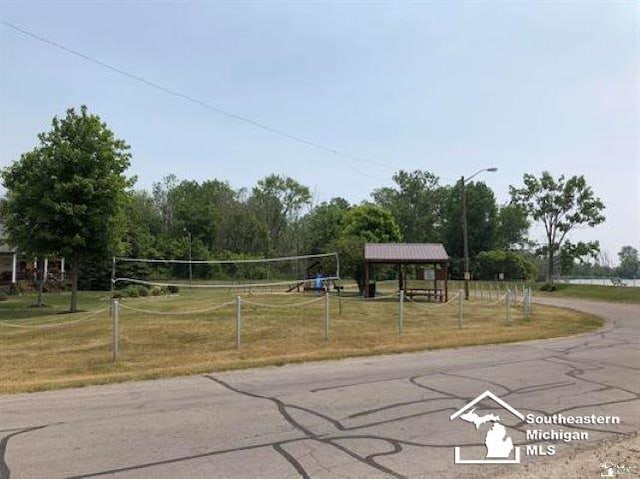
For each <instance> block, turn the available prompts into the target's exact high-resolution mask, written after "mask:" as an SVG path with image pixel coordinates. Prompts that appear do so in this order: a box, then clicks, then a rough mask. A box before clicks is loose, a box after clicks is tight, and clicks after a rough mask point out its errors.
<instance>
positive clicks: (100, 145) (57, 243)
mask: <svg viewBox="0 0 640 479" xmlns="http://www.w3.org/2000/svg"><path fill="white" fill-rule="evenodd" d="M38 139H39V143H38V145H37V146H36V147H35V148H34V149H33V150H31V151H29V152H27V153H24V154H23V155H22V156H21V158H20V159H19V160H17V161H16V162H14V163H13V164H11V165H10V166H9V167H7V168H5V169H4V170H2V173H1V175H2V180H3V183H4V186H5V188H6V190H7V193H6V200H5V201H4V202H3V207H2V218H3V221H4V225H5V228H6V231H7V233H8V241H9V243H10V244H12V245H13V246H15V247H17V248H19V249H20V250H22V251H25V252H28V253H32V254H38V255H42V256H44V255H47V256H53V255H59V256H64V257H65V258H68V259H69V260H70V262H71V281H72V293H71V302H70V306H69V309H70V311H72V312H74V311H76V310H77V292H78V272H79V270H80V265H81V263H82V262H83V261H89V260H95V259H103V258H105V257H107V256H108V255H110V254H112V253H114V252H116V251H117V250H118V249H119V248H120V247H121V246H122V243H121V240H122V237H123V232H124V230H125V229H126V221H125V217H124V207H125V204H126V201H127V190H128V189H129V188H130V187H131V186H132V185H133V183H134V179H129V178H127V177H126V176H125V172H126V170H127V168H128V167H129V163H130V160H131V155H130V153H129V146H128V145H127V144H126V143H125V142H124V141H123V140H120V139H118V138H116V137H115V135H114V134H113V132H112V131H111V130H110V129H109V128H108V127H107V125H106V124H105V123H103V122H102V121H101V120H100V118H99V117H98V116H96V115H92V114H90V113H89V111H88V110H87V107H86V106H82V107H81V108H80V110H79V111H76V110H74V109H69V110H67V112H66V116H65V117H64V118H61V119H60V118H57V117H54V119H53V121H52V125H51V130H50V131H48V132H45V133H41V134H40V135H38ZM105 286H106V285H105Z"/></svg>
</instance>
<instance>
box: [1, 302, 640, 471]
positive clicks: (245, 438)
mask: <svg viewBox="0 0 640 479" xmlns="http://www.w3.org/2000/svg"><path fill="white" fill-rule="evenodd" d="M547 302H549V303H551V302H552V301H547ZM553 304H557V305H562V306H571V307H573V308H575V309H581V310H584V311H590V312H593V313H596V314H599V315H601V316H604V317H606V318H608V319H609V320H610V321H609V322H608V323H607V325H606V326H605V327H604V329H603V330H601V331H600V332H598V333H594V334H588V335H582V336H577V337H573V338H566V339H558V340H542V341H533V342H528V343H521V344H512V345H499V346H482V347H474V348H464V349H456V350H443V351H434V352H423V353H416V354H402V355H395V356H379V357H374V358H360V359H349V360H343V361H330V362H319V363H310V364H300V365H291V366H285V367H279V368H275V367H274V368H263V369H255V370H246V371H241V372H230V373H223V374H211V375H205V376H191V377H183V378H177V379H167V380H157V381H144V382H132V383H126V384H118V385H109V386H95V387H87V388H84V389H72V390H62V391H53V392H45V393H37V394H22V395H14V396H3V397H0V476H1V477H2V478H3V479H4V478H9V477H11V478H58V477H74V478H75V477H77V478H79V477H86V478H89V477H116V478H132V477H149V478H151V477H153V478H169V477H170V478H180V477H189V478H200V477H202V478H205V477H206V478H212V477H247V478H254V477H269V478H270V477H273V478H287V477H301V476H302V477H362V478H375V477H476V476H488V475H492V474H494V473H498V474H501V475H502V474H504V473H505V471H507V472H509V473H513V474H515V475H517V474H518V471H524V470H525V468H526V469H527V470H529V471H531V470H532V468H533V470H535V467H536V464H537V461H542V460H543V459H541V458H540V457H535V456H531V455H526V454H525V451H524V449H525V447H526V444H540V446H541V448H546V446H547V445H549V444H554V445H555V446H556V448H557V450H558V454H560V455H562V454H566V453H567V451H570V450H571V449H572V448H576V447H583V446H585V444H587V445H588V444H592V443H593V442H595V441H599V440H602V439H611V438H613V437H617V436H624V435H628V434H630V433H633V432H635V431H638V430H640V396H639V394H640V374H638V370H639V369H640V345H639V337H640V334H639V332H640V305H635V306H634V305H623V304H607V303H597V302H585V301H577V300H575V301H574V300H553ZM485 390H490V391H491V392H492V393H494V394H495V395H497V396H498V397H500V398H501V399H503V400H504V401H506V402H507V403H508V404H510V405H511V406H512V407H513V408H515V409H516V410H517V411H519V412H520V413H522V414H525V415H526V414H529V413H533V414H537V415H542V414H548V415H552V414H554V413H556V414H557V413H561V414H564V415H572V414H573V415H591V414H596V415H611V416H619V417H620V419H621V423H620V424H602V425H600V424H596V425H582V426H576V425H574V426H573V427H571V426H561V427H562V429H564V430H565V431H583V432H586V433H587V434H588V435H589V438H588V440H587V441H580V442H570V443H564V442H555V443H550V442H548V441H542V442H538V443H536V441H533V440H531V439H529V440H528V439H527V438H526V436H525V432H524V431H525V428H526V427H529V426H528V425H526V424H524V423H523V422H522V421H521V420H520V419H518V418H517V417H515V416H513V415H512V414H511V413H509V412H507V411H505V410H503V409H500V408H499V407H498V405H497V404H496V403H494V402H493V401H491V400H483V401H482V402H480V403H478V404H477V405H476V407H478V409H479V410H478V414H481V413H482V414H488V413H494V414H499V416H500V418H501V421H502V423H503V424H504V426H505V427H506V429H507V433H508V436H509V437H510V438H512V440H513V443H514V444H515V445H516V446H519V447H521V448H522V457H521V464H516V465H511V464H510V465H504V464H500V465H486V464H483V465H461V464H454V461H453V457H454V446H459V447H461V450H462V456H463V457H464V458H483V457H484V454H485V452H486V449H485V448H484V445H483V443H484V434H485V430H484V429H483V428H484V426H480V427H479V428H478V429H476V428H475V427H474V425H473V424H471V423H468V422H465V421H462V420H460V419H455V420H453V421H450V420H449V416H450V415H451V414H452V413H453V412H455V411H456V410H457V409H459V408H461V407H463V406H464V405H465V404H466V403H468V401H470V400H472V399H473V398H475V397H476V396H477V395H479V394H480V393H482V392H484V391H485ZM481 411H482V412H481ZM546 427H547V428H548V427H549V426H546ZM556 427H558V426H556ZM595 462H596V459H595V458H594V464H593V471H594V474H593V477H599V472H598V465H597V464H596V463H595ZM589 467H590V466H589ZM588 470H591V469H588Z"/></svg>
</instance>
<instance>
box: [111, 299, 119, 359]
mask: <svg viewBox="0 0 640 479" xmlns="http://www.w3.org/2000/svg"><path fill="white" fill-rule="evenodd" d="M119 322H120V303H119V302H118V300H117V299H114V300H113V362H117V361H118V357H119V356H120V344H119V343H120V324H119Z"/></svg>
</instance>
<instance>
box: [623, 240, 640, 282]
mask: <svg viewBox="0 0 640 479" xmlns="http://www.w3.org/2000/svg"><path fill="white" fill-rule="evenodd" d="M618 259H619V260H620V265H619V266H618V275H619V276H621V277H622V278H636V277H637V276H638V272H639V271H640V257H639V256H638V250H637V249H636V248H634V247H633V246H623V247H622V249H620V252H619V253H618Z"/></svg>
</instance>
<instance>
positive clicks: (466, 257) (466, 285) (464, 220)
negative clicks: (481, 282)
mask: <svg viewBox="0 0 640 479" xmlns="http://www.w3.org/2000/svg"><path fill="white" fill-rule="evenodd" d="M483 171H489V172H491V173H494V172H496V171H498V168H495V167H491V168H483V169H481V170H478V171H476V172H475V173H474V174H473V175H471V176H470V177H469V178H467V179H466V181H469V180H471V178H473V177H474V176H476V175H479V174H480V173H482V172H483ZM460 182H461V188H460V189H461V190H462V243H463V245H464V299H465V300H468V299H469V281H470V280H471V273H470V272H469V233H468V231H467V230H468V225H467V190H466V188H465V178H464V176H462V177H461V178H460Z"/></svg>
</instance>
